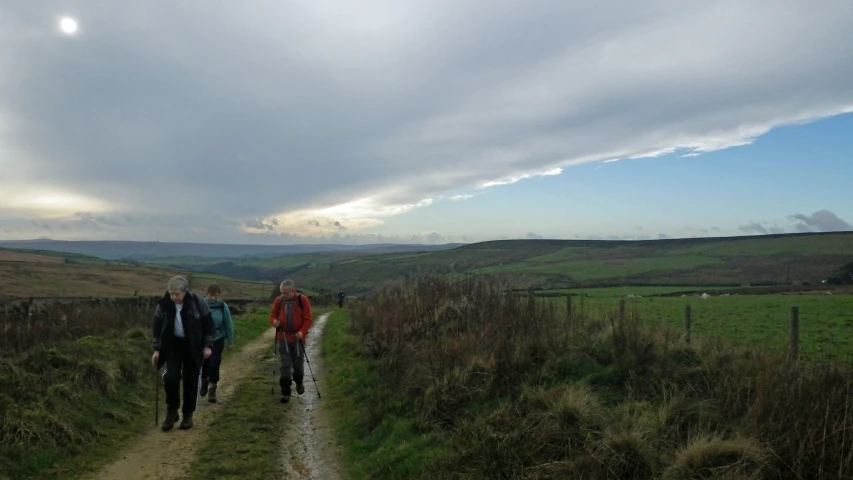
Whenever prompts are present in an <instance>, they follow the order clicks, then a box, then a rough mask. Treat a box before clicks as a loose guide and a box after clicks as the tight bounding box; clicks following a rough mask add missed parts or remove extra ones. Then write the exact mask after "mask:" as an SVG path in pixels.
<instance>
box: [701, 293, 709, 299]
mask: <svg viewBox="0 0 853 480" xmlns="http://www.w3.org/2000/svg"><path fill="white" fill-rule="evenodd" d="M699 298H701V299H702V300H708V299H709V298H711V296H710V295H708V294H707V293H703V294H702V295H700V296H699Z"/></svg>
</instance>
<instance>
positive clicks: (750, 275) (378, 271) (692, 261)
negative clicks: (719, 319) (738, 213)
mask: <svg viewBox="0 0 853 480" xmlns="http://www.w3.org/2000/svg"><path fill="white" fill-rule="evenodd" d="M851 260H853V232H843V233H807V234H784V235H764V236H742V237H722V238H719V237H717V238H688V239H666V240H648V241H621V240H620V241H610V240H502V241H491V242H481V243H474V244H468V245H463V246H459V247H457V248H453V249H445V250H441V251H425V250H424V251H419V252H403V253H385V254H367V255H366V254H364V252H349V253H346V252H337V253H315V254H300V255H290V256H287V257H279V258H265V259H262V260H260V259H247V260H244V261H231V262H223V263H217V264H208V265H205V266H198V265H197V266H195V267H191V268H193V269H198V270H202V271H210V272H214V273H220V274H223V275H229V276H232V277H237V278H247V279H254V280H268V281H276V280H280V279H282V278H285V277H290V278H294V279H295V280H297V282H299V284H301V285H306V286H310V288H312V289H315V290H336V289H344V290H346V291H349V292H352V293H359V292H362V293H363V292H367V291H369V290H371V289H373V288H374V287H376V286H377V285H380V284H382V283H384V282H388V281H393V280H395V279H398V278H401V277H403V276H405V275H409V274H414V273H423V272H432V273H438V274H443V275H499V276H513V277H514V279H515V280H514V281H515V282H516V283H517V285H518V287H519V288H526V287H531V286H532V287H536V288H544V289H564V288H577V287H593V286H624V285H661V286H663V285H672V286H682V285H695V286H714V285H720V286H739V285H743V284H750V285H786V284H796V283H810V284H819V283H820V282H821V281H822V280H823V279H825V278H827V276H829V275H831V274H832V273H833V272H835V271H836V270H837V269H838V266H839V265H843V264H845V263H846V262H849V261H851Z"/></svg>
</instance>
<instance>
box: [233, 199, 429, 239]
mask: <svg viewBox="0 0 853 480" xmlns="http://www.w3.org/2000/svg"><path fill="white" fill-rule="evenodd" d="M432 203H433V199H431V198H426V199H423V200H421V201H419V202H417V203H412V204H407V205H399V204H397V205H383V204H382V202H380V201H377V200H376V199H374V198H362V199H359V200H355V201H352V202H348V203H345V204H341V205H335V206H333V207H327V208H318V209H305V210H296V211H292V212H288V213H284V214H280V215H275V216H272V217H269V218H260V219H253V220H250V221H249V222H247V223H246V225H245V226H244V228H243V230H244V231H245V232H246V233H267V232H279V233H289V234H298V235H300V236H325V235H328V234H330V233H340V232H341V231H343V230H355V231H359V230H365V229H368V228H371V227H376V226H378V225H381V224H382V218H385V217H391V216H394V215H400V214H403V213H406V212H408V211H410V210H413V209H415V208H422V207H426V206H429V205H431V204H432Z"/></svg>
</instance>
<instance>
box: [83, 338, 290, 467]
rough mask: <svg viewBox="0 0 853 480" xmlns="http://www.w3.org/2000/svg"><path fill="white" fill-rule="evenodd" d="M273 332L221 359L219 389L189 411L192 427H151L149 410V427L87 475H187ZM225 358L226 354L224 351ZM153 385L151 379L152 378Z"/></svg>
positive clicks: (163, 407) (162, 409) (163, 408)
mask: <svg viewBox="0 0 853 480" xmlns="http://www.w3.org/2000/svg"><path fill="white" fill-rule="evenodd" d="M273 334H274V331H273V330H272V329H270V330H269V332H266V333H264V334H263V335H261V338H259V339H257V340H255V341H253V342H252V343H250V344H249V345H247V346H246V347H245V348H243V350H241V351H240V352H238V353H235V354H233V357H234V358H230V359H229V360H227V361H226V362H223V365H222V368H221V370H220V374H219V376H220V381H219V382H220V383H219V389H218V390H217V392H216V397H217V403H215V404H212V403H209V402H208V401H207V397H202V398H200V399H199V401H198V406H197V407H196V411H195V413H194V414H193V428H191V429H190V430H186V431H184V430H180V429H179V428H178V425H177V424H175V428H174V429H173V430H172V431H170V432H163V431H162V430H160V426H159V425H158V426H156V427H155V426H154V412H153V411H152V412H151V425H152V426H151V428H150V429H149V430H148V431H146V432H145V433H144V434H143V435H142V436H141V437H140V438H139V439H138V440H137V441H136V443H135V444H133V445H131V447H130V448H129V449H128V450H126V451H125V452H122V453H121V454H120V455H119V457H118V460H116V461H115V462H113V463H111V464H109V465H107V466H106V467H105V468H103V469H102V470H101V471H100V472H98V473H96V474H94V475H91V476H88V477H86V478H90V479H93V480H142V479H150V480H155V479H156V480H170V479H184V478H187V477H188V475H187V469H188V468H189V466H190V465H191V464H192V462H193V460H194V459H195V457H196V453H197V450H198V448H199V447H200V446H201V445H202V444H203V442H204V440H205V435H206V434H207V432H208V430H209V427H210V423H211V422H212V421H213V420H214V419H215V418H216V416H217V415H219V414H220V412H222V411H223V409H225V408H226V407H227V405H228V401H229V400H230V399H231V396H232V394H233V393H234V389H235V388H236V387H237V386H239V384H240V382H242V381H243V380H244V378H245V377H246V375H247V373H249V372H250V371H251V369H252V366H253V365H256V361H257V360H256V359H257V358H258V357H259V356H260V355H262V351H263V350H265V349H266V350H269V349H270V348H271V347H270V345H271V344H272V337H273ZM225 355H226V359H227V358H228V357H227V356H228V355H229V354H228V353H226V354H225ZM152 385H153V380H152ZM162 388H163V387H162V385H161V386H160V389H161V390H160V422H162V421H163V418H164V417H165V415H166V405H165V393H164V392H163V391H162Z"/></svg>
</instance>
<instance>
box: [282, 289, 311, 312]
mask: <svg viewBox="0 0 853 480" xmlns="http://www.w3.org/2000/svg"><path fill="white" fill-rule="evenodd" d="M278 297H279V298H281V295H279V296H278ZM281 303H282V302H279V303H278V314H279V315H281ZM296 303H298V304H299V308H305V302H303V301H302V290H297V291H296Z"/></svg>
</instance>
